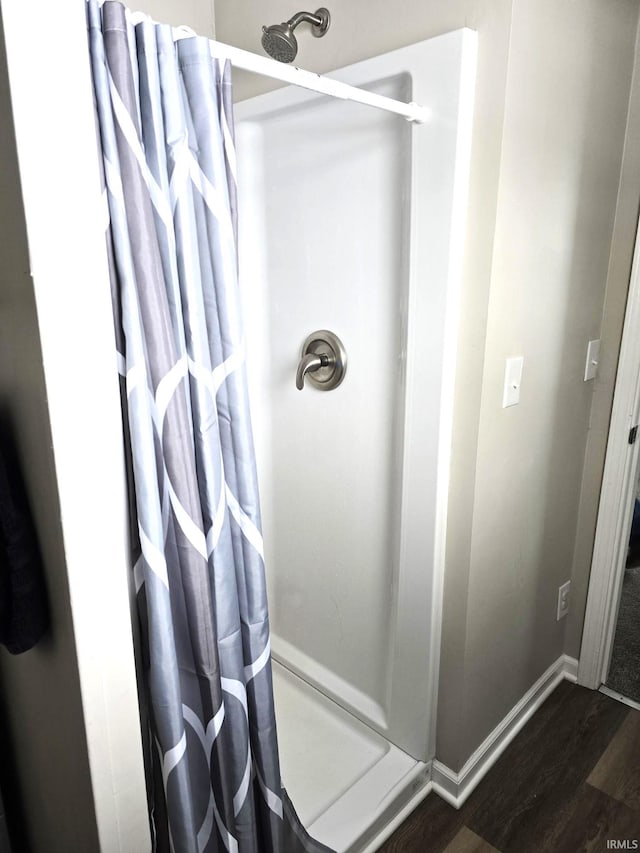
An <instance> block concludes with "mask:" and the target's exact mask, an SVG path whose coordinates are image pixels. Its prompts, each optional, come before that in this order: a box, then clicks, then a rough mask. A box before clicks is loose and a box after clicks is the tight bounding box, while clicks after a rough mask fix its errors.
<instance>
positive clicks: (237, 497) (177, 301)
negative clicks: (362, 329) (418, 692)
mask: <svg viewBox="0 0 640 853" xmlns="http://www.w3.org/2000/svg"><path fill="white" fill-rule="evenodd" d="M87 10H88V23H89V41H90V52H91V64H92V72H93V81H94V90H95V101H96V110H97V116H98V129H99V138H100V144H101V148H102V153H103V158H102V161H103V164H104V174H103V179H104V182H105V215H106V216H107V218H108V220H109V224H108V227H107V244H108V250H109V258H110V264H111V278H112V293H113V305H114V318H115V329H116V345H117V357H118V361H119V370H120V374H121V376H122V380H121V387H122V389H123V413H124V420H125V430H126V434H127V444H128V452H129V463H130V465H129V467H130V474H131V478H130V479H131V495H132V518H133V519H134V520H135V524H134V525H132V531H133V539H134V542H135V543H137V547H136V548H135V554H134V560H135V566H134V578H135V588H136V591H137V602H138V612H139V616H140V635H141V646H142V654H141V663H140V668H141V670H142V671H143V674H144V678H143V681H144V691H143V696H142V699H143V700H144V701H143V702H142V705H143V707H144V708H145V711H146V714H145V715H144V716H145V718H146V723H145V725H144V726H143V731H144V732H145V733H146V742H147V746H148V749H147V750H146V753H147V755H146V758H147V775H148V789H149V806H150V820H151V828H152V837H153V839H154V849H156V850H160V851H164V850H173V851H180V853H183V851H184V853H186V851H189V853H191V851H194V852H195V851H206V853H213V851H224V850H226V851H231V853H232V852H233V851H240V853H242V851H252V853H262V851H265V852H266V851H274V853H278V852H280V853H289V852H290V851H305V850H306V851H325V850H327V848H326V847H324V846H323V845H321V844H319V843H317V842H315V841H313V840H312V839H310V838H309V836H308V834H307V833H306V832H305V830H304V829H303V828H302V826H301V825H300V823H299V821H298V819H297V817H296V815H295V811H294V810H293V807H292V805H291V803H290V801H289V800H288V798H287V795H286V793H285V791H284V790H283V789H282V787H281V780H280V770H279V763H278V748H277V738H276V727H275V715H274V705H273V692H272V680H271V659H270V645H269V623H268V614H267V601H266V589H265V579H264V566H263V550H262V537H261V533H260V512H259V505H258V493H257V483H256V469H255V462H254V454H253V445H252V437H251V428H250V421H249V410H248V400H247V387H246V381H245V366H244V346H243V333H242V326H241V319H240V311H239V295H238V285H237V252H236V193H235V184H234V180H235V178H234V175H235V161H234V158H235V154H234V145H233V126H232V101H231V86H230V68H229V66H228V64H223V63H220V62H219V61H218V60H216V59H212V58H211V56H210V52H209V43H208V41H207V40H206V39H201V38H195V37H194V38H187V39H183V40H180V41H178V42H177V43H175V44H174V41H173V33H172V30H171V28H170V27H168V26H163V25H156V24H154V23H152V22H151V21H150V20H146V21H144V22H142V23H139V24H137V25H136V26H135V27H133V26H132V25H131V23H130V16H129V14H128V12H127V11H126V10H125V8H124V7H123V6H122V5H121V4H120V3H118V2H110V1H109V0H108V2H105V3H104V5H103V6H102V7H100V5H99V3H98V2H96V0H89V2H88V4H87ZM147 724H148V725H147ZM310 772H312V771H311V768H310Z"/></svg>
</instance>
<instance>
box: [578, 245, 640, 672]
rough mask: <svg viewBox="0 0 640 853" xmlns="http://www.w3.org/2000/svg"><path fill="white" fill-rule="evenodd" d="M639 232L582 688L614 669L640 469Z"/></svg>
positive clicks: (585, 640) (584, 639)
mask: <svg viewBox="0 0 640 853" xmlns="http://www.w3.org/2000/svg"><path fill="white" fill-rule="evenodd" d="M639 233H640V232H636V244H635V250H634V257H633V265H632V268H631V281H630V284H629V297H628V301H627V310H626V314H625V320H624V328H623V332H622V345H621V348H620V360H619V362H618V374H617V378H616V387H615V393H614V397H613V409H612V412H611V422H610V426H609V438H608V441H607V454H606V458H605V465H604V474H603V478H602V490H601V493H600V507H599V510H598V522H597V527H596V538H595V543H594V548H593V557H592V561H591V577H590V580H589V595H588V598H587V610H586V614H585V622H584V631H583V635H582V646H581V649H580V663H579V666H578V684H582V685H583V686H584V687H590V688H592V689H596V688H598V687H600V685H601V684H603V683H604V681H605V680H606V677H607V671H608V669H609V660H610V658H611V647H612V645H613V637H614V632H615V625H616V619H617V614H618V606H619V603H620V594H621V590H622V579H623V576H624V566H625V560H626V554H627V544H628V542H629V533H630V529H631V519H632V507H633V496H634V492H635V484H636V477H637V468H638V448H639V447H640V438H639V439H638V440H637V441H636V443H635V444H633V445H631V444H629V431H630V430H631V428H632V427H633V426H635V425H637V424H638V422H639V421H640V239H639Z"/></svg>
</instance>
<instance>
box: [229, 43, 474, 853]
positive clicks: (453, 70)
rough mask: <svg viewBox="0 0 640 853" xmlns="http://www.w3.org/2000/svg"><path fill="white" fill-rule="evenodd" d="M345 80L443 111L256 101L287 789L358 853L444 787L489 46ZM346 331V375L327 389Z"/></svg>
mask: <svg viewBox="0 0 640 853" xmlns="http://www.w3.org/2000/svg"><path fill="white" fill-rule="evenodd" d="M331 76H334V77H336V78H337V79H340V80H343V81H344V82H347V83H350V84H353V85H356V86H360V87H364V88H367V89H370V90H372V91H375V92H377V93H379V94H383V95H387V96H389V97H392V98H397V99H399V100H403V101H415V102H417V103H420V104H422V105H424V106H426V107H428V108H429V109H430V111H431V117H430V119H429V120H428V121H427V122H426V123H424V124H422V125H417V124H412V123H410V122H408V121H406V120H404V119H403V118H400V117H398V116H394V115H390V114H388V113H384V112H382V111H377V110H375V109H372V108H370V107H366V106H362V105H358V104H353V103H347V102H345V101H340V100H338V99H335V98H327V97H326V96H318V95H317V94H315V93H310V92H307V91H301V90H300V89H297V88H294V87H287V88H285V89H280V90H278V91H276V92H272V93H269V94H267V95H262V96H260V97H257V98H253V99H250V100H248V101H244V102H242V103H240V104H237V105H236V137H237V153H238V186H239V212H240V221H239V231H240V235H239V246H240V249H239V251H240V276H241V289H242V292H243V300H244V313H245V326H246V338H247V365H248V373H249V387H250V396H251V408H252V418H253V428H254V434H255V440H256V454H257V458H258V475H259V484H260V491H261V503H262V511H263V527H264V542H265V551H266V553H265V557H266V567H267V581H268V589H269V606H270V618H271V632H272V652H273V659H274V688H275V699H276V711H277V715H278V725H279V740H280V752H281V760H282V774H283V783H284V786H285V787H286V788H287V790H288V791H289V793H290V795H291V797H292V799H293V801H294V803H295V804H296V808H297V809H298V811H299V813H300V816H301V818H302V820H303V821H304V822H305V824H306V825H307V826H308V827H309V829H310V831H311V833H312V835H314V836H315V837H317V838H318V839H319V840H321V841H323V842H324V843H326V844H328V845H330V846H332V847H334V848H335V849H337V850H338V851H354V853H355V851H363V850H367V849H371V850H373V849H375V847H376V845H377V844H378V843H379V841H380V839H381V838H382V837H384V834H385V833H386V832H388V831H389V827H390V825H391V823H390V822H392V821H393V820H394V819H398V816H401V815H402V814H403V810H405V811H406V809H407V808H409V807H410V806H411V804H412V803H415V802H416V801H417V799H418V798H419V797H421V796H423V795H424V793H425V792H426V791H428V790H429V785H430V761H431V759H432V758H433V756H434V745H435V707H436V690H437V677H438V662H439V650H440V646H439V644H440V623H441V607H442V601H441V598H442V575H443V568H444V542H445V531H446V510H447V497H448V475H449V458H450V443H451V429H452V409H453V386H454V367H455V353H456V345H457V316H458V299H459V286H460V272H461V259H462V245H463V232H464V223H465V211H466V201H467V177H468V163H469V154H470V137H471V120H472V107H473V89H474V79H475V34H474V33H472V32H471V31H469V30H459V31H456V32H453V33H449V34H446V35H443V36H439V37H437V38H434V39H430V40H428V41H425V42H421V43H419V44H415V45H411V46H409V47H406V48H402V49H400V50H396V51H393V52H391V53H388V54H385V55H383V56H378V57H375V58H373V59H370V60H366V61H364V62H360V63H358V64H356V65H353V66H350V67H349V68H346V69H343V70H342V71H340V72H335V73H333V74H332V75H331ZM316 330H322V331H321V333H317V334H316ZM329 330H330V335H332V336H333V337H331V338H330V340H331V341H333V340H334V338H335V339H336V340H337V341H338V343H339V344H340V347H341V350H340V355H339V358H342V357H343V356H344V359H345V361H344V365H343V367H344V370H343V371H342V375H341V378H340V381H339V382H336V383H332V384H331V387H328V386H327V387H322V382H321V380H322V379H323V376H324V375H325V373H326V372H327V371H329V370H330V367H329V366H328V364H329V362H328V360H327V359H330V358H332V353H334V355H335V352H334V350H333V349H332V348H331V347H329V349H327V348H326V347H327V346H328V344H326V342H325V343H318V337H319V336H320V334H325V333H326V332H328V331H329ZM303 346H305V347H307V349H305V350H303ZM333 346H337V344H335V342H334V343H333ZM323 347H324V348H323ZM323 354H325V355H324V360H323V357H322V356H323ZM301 359H306V361H304V362H301ZM347 363H348V366H347ZM301 364H302V366H301ZM332 364H333V362H332ZM316 371H317V376H316V380H319V381H316V382H313V381H311V380H312V378H313V375H314V372H316ZM322 371H325V373H323V372H322ZM327 375H328V373H327ZM385 827H386V829H385Z"/></svg>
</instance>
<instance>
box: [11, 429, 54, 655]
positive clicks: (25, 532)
mask: <svg viewBox="0 0 640 853" xmlns="http://www.w3.org/2000/svg"><path fill="white" fill-rule="evenodd" d="M48 624H49V616H48V607H47V596H46V591H45V586H44V574H43V571H42V560H41V557H40V550H39V548H38V542H37V539H36V535H35V529H34V525H33V521H32V519H31V514H30V512H29V507H28V503H27V500H26V495H25V490H24V486H23V482H22V477H21V476H20V472H19V469H18V465H17V457H16V453H15V451H14V448H13V446H12V444H11V442H10V440H9V439H8V438H7V436H6V434H3V435H2V436H1V439H0V643H2V644H3V645H5V646H6V647H7V649H8V650H9V651H10V652H11V654H14V655H17V654H20V652H26V651H27V650H28V649H30V648H32V647H33V646H35V644H36V643H37V642H38V640H39V639H40V638H41V637H42V635H43V634H44V632H45V631H46V630H47V627H48Z"/></svg>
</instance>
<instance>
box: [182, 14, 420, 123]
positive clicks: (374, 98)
mask: <svg viewBox="0 0 640 853" xmlns="http://www.w3.org/2000/svg"><path fill="white" fill-rule="evenodd" d="M173 34H174V35H173V37H174V40H175V41H178V40H179V39H183V38H192V37H193V36H195V35H196V33H195V32H193V30H191V29H190V28H189V27H177V28H175V29H174V31H173ZM209 47H210V50H211V55H212V57H214V58H215V59H228V60H230V62H231V64H232V65H234V66H236V68H242V69H243V70H244V71H250V72H252V73H253V74H261V75H262V76H263V77H272V78H273V79H274V80H282V81H283V82H285V83H292V84H293V85H294V86H301V87H302V88H303V89H311V90H312V91H313V92H320V93H321V94H323V95H329V96H330V97H332V98H341V99H342V100H346V101H355V102H357V103H359V104H366V105H368V106H370V107H376V108H377V109H380V110H386V111H387V112H390V113H396V115H399V116H404V118H406V119H407V120H408V121H414V122H416V123H417V124H424V122H426V121H427V120H428V119H429V117H430V111H429V109H428V108H427V107H422V106H420V104H414V103H408V104H406V103H404V102H403V101H396V100H395V99H394V98H387V97H385V96H384V95H376V94H374V93H373V92H367V91H366V89H358V88H357V87H356V86H349V85H348V84H347V83H341V82H340V81H339V80H332V79H331V78H330V77H323V76H322V75H321V74H314V73H313V72H311V71H304V70H303V69H301V68H297V67H296V66H291V65H283V64H282V63H281V62H277V61H276V60H275V59H269V58H268V57H266V56H258V54H256V53H251V52H250V51H248V50H242V49H241V48H239V47H232V46H231V45H228V44H225V43H224V42H221V41H214V40H212V39H209Z"/></svg>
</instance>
